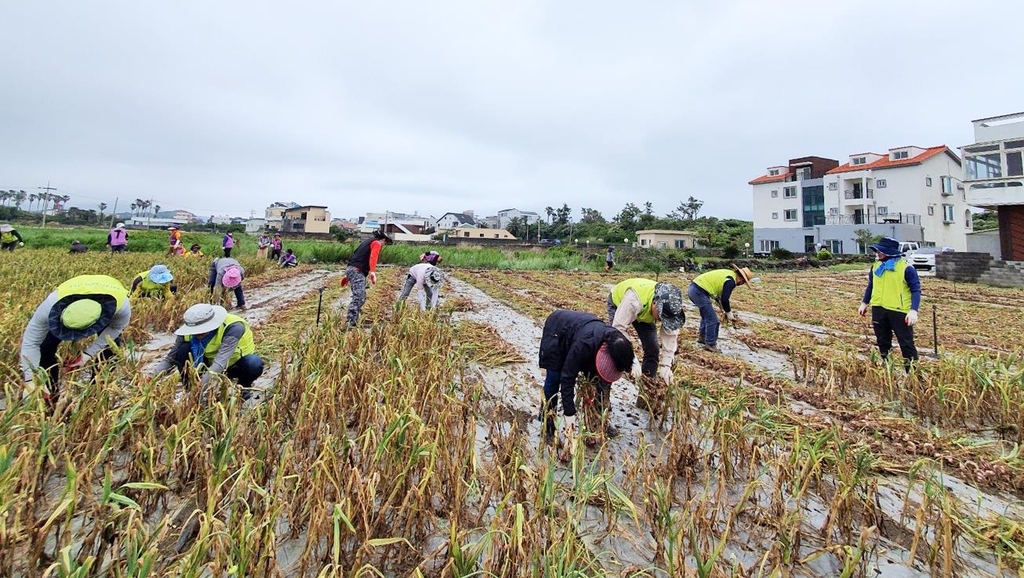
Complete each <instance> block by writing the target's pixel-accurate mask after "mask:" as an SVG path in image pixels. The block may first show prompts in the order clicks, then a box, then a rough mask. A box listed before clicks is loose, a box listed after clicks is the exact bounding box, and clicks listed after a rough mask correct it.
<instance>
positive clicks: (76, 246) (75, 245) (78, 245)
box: [68, 239, 89, 255]
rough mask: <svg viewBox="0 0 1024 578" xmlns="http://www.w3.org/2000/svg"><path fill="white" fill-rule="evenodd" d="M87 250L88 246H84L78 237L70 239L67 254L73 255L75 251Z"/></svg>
mask: <svg viewBox="0 0 1024 578" xmlns="http://www.w3.org/2000/svg"><path fill="white" fill-rule="evenodd" d="M88 252H89V247H86V246H85V244H84V243H82V242H81V241H79V240H78V239H75V240H74V241H71V248H70V249H68V254H69V255H73V254H75V253H88Z"/></svg>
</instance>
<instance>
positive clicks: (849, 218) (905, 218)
mask: <svg viewBox="0 0 1024 578" xmlns="http://www.w3.org/2000/svg"><path fill="white" fill-rule="evenodd" d="M825 224H826V225H920V224H921V215H916V214H914V213H889V214H886V215H878V214H875V213H866V214H864V215H828V216H827V217H825Z"/></svg>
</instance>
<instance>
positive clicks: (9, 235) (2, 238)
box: [0, 231, 18, 243]
mask: <svg viewBox="0 0 1024 578" xmlns="http://www.w3.org/2000/svg"><path fill="white" fill-rule="evenodd" d="M17 240H18V238H17V237H15V236H14V231H8V232H6V233H0V243H13V242H15V241H17Z"/></svg>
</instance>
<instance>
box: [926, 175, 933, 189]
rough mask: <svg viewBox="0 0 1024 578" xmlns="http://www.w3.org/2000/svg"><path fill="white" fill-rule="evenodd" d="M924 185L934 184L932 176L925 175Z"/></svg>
mask: <svg viewBox="0 0 1024 578" xmlns="http://www.w3.org/2000/svg"><path fill="white" fill-rule="evenodd" d="M924 186H926V187H930V186H932V178H931V177H925V178H924Z"/></svg>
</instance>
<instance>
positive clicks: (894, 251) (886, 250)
mask: <svg viewBox="0 0 1024 578" xmlns="http://www.w3.org/2000/svg"><path fill="white" fill-rule="evenodd" d="M868 248H869V249H871V250H872V251H878V252H879V253H881V254H883V255H885V256H886V257H899V256H900V255H902V254H903V251H900V242H899V241H897V240H896V239H893V238H892V237H882V240H881V241H879V242H877V243H875V244H874V245H871V246H870V247H868Z"/></svg>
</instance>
